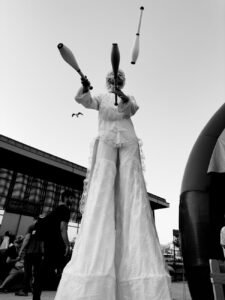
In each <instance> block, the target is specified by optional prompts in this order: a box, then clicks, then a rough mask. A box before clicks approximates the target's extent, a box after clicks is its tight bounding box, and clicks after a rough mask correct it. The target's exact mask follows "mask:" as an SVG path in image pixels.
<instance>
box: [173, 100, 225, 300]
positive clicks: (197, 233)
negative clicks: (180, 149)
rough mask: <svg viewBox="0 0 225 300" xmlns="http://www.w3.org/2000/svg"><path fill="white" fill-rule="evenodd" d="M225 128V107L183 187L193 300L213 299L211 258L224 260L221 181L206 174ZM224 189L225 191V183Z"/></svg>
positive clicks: (184, 241)
mask: <svg viewBox="0 0 225 300" xmlns="http://www.w3.org/2000/svg"><path fill="white" fill-rule="evenodd" d="M224 128H225V104H224V105H222V106H221V107H220V109H219V110H218V111H217V112H216V113H215V114H214V115H213V117H212V118H211V119H210V120H209V122H208V123H207V124H206V126H205V127H204V129H203V130H202V132H201V134H200V135H199V137H198V139H197V141H196V142H195V144H194V146H193V149H192V151H191V153H190V156H189V158H188V162H187V165H186V168H185V172H184V176H183V181H182V186H181V195H180V206H179V229H180V233H181V245H182V255H183V259H184V268H185V273H186V277H187V281H188V285H189V289H190V293H191V297H192V299H193V300H201V299H204V300H213V299H214V298H213V291H212V286H211V283H210V276H209V258H217V259H221V258H222V250H221V247H220V245H219V230H220V226H221V224H222V223H223V216H224V213H225V197H220V195H219V190H220V189H218V185H217V183H218V182H219V180H220V179H219V177H218V176H217V174H207V170H208V165H209V162H210V158H211V155H212V152H213V149H214V147H215V144H216V142H217V139H218V137H219V136H220V134H221V133H222V131H223V130H224ZM223 176H225V175H223ZM223 179H225V177H223ZM223 186H224V187H223V189H225V181H224V182H223ZM221 191H222V189H221ZM224 195H225V192H224Z"/></svg>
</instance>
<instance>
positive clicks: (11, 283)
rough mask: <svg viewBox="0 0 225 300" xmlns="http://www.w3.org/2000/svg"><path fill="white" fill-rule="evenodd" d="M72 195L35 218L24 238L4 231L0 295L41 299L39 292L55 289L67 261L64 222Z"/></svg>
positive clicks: (67, 194)
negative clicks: (9, 294)
mask: <svg viewBox="0 0 225 300" xmlns="http://www.w3.org/2000/svg"><path fill="white" fill-rule="evenodd" d="M72 199H73V194H72V193H71V192H69V191H65V192H63V194H62V197H61V202H60V203H59V205H58V206H57V207H56V208H55V209H54V210H53V211H52V212H51V213H49V214H48V215H47V216H45V217H43V216H41V215H40V216H38V217H35V218H34V220H33V223H32V224H31V225H29V226H28V228H27V231H26V233H25V235H24V236H22V235H18V236H16V237H14V236H13V235H12V234H11V233H10V232H9V231H7V232H6V233H5V234H4V236H3V237H2V241H1V243H0V293H7V292H15V296H28V295H29V293H32V295H33V300H40V299H41V292H42V290H43V289H56V288H57V285H58V283H59V280H60V278H61V274H62V271H63V268H64V266H65V265H66V263H67V262H68V260H69V259H70V255H71V247H70V242H69V239H68V233H67V229H68V222H69V220H70V206H71V203H72Z"/></svg>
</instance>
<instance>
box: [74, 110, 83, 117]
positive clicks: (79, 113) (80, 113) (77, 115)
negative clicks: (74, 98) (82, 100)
mask: <svg viewBox="0 0 225 300" xmlns="http://www.w3.org/2000/svg"><path fill="white" fill-rule="evenodd" d="M79 115H82V116H83V114H82V112H80V111H79V112H78V113H77V114H75V113H73V114H72V117H74V116H76V117H77V118H78V117H79Z"/></svg>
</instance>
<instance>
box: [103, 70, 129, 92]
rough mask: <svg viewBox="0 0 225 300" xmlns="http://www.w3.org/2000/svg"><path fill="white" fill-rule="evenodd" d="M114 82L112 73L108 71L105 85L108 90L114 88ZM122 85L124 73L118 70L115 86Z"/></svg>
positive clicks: (119, 86) (123, 83)
mask: <svg viewBox="0 0 225 300" xmlns="http://www.w3.org/2000/svg"><path fill="white" fill-rule="evenodd" d="M114 83H115V79H114V73H113V72H110V73H109V74H108V75H107V77H106V86H107V88H108V90H109V91H112V90H113V89H114ZM124 85H125V75H124V73H123V72H121V71H120V70H119V71H118V75H117V87H118V88H119V89H122V88H123V87H124Z"/></svg>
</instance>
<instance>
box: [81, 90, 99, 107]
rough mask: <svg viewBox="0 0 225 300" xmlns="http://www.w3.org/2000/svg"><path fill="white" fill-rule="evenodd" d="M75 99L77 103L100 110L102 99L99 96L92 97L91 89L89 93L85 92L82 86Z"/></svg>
mask: <svg viewBox="0 0 225 300" xmlns="http://www.w3.org/2000/svg"><path fill="white" fill-rule="evenodd" d="M75 100H76V101H77V103H79V104H82V105H83V106H84V107H86V108H90V109H96V110H99V105H100V101H101V99H100V97H99V96H94V97H92V95H91V93H90V91H88V92H87V93H83V87H81V88H80V89H79V90H78V92H77V94H76V96H75Z"/></svg>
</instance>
